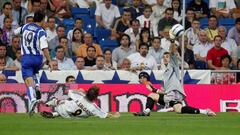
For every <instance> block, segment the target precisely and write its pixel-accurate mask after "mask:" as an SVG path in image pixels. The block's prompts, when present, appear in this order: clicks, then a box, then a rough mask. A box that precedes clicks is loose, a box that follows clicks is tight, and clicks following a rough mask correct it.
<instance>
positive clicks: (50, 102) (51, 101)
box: [46, 97, 58, 107]
mask: <svg viewBox="0 0 240 135" xmlns="http://www.w3.org/2000/svg"><path fill="white" fill-rule="evenodd" d="M57 102H58V100H57V98H56V97H52V98H51V99H50V100H49V101H48V102H46V105H47V106H48V107H50V106H51V107H56V106H57Z"/></svg>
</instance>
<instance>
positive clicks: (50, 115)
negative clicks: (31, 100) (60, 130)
mask: <svg viewBox="0 0 240 135" xmlns="http://www.w3.org/2000/svg"><path fill="white" fill-rule="evenodd" d="M40 114H41V115H42V116H43V117H44V118H54V117H53V114H52V113H51V112H45V111H44V112H41V113H40Z"/></svg>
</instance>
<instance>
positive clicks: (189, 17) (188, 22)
mask: <svg viewBox="0 0 240 135" xmlns="http://www.w3.org/2000/svg"><path fill="white" fill-rule="evenodd" d="M195 16H196V15H195V13H194V11H193V9H192V8H191V7H189V8H187V9H186V17H185V30H187V29H188V28H190V27H191V26H192V21H193V19H194V18H195ZM180 24H182V21H181V22H180Z"/></svg>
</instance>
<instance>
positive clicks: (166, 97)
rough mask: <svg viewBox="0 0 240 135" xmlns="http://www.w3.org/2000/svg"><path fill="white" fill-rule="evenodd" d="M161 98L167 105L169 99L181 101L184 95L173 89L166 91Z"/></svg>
mask: <svg viewBox="0 0 240 135" xmlns="http://www.w3.org/2000/svg"><path fill="white" fill-rule="evenodd" d="M163 100H164V102H165V104H166V106H169V102H170V101H174V102H180V103H181V102H182V101H183V100H184V95H183V94H181V93H180V92H179V91H176V90H173V91H170V92H169V93H167V95H164V97H163Z"/></svg>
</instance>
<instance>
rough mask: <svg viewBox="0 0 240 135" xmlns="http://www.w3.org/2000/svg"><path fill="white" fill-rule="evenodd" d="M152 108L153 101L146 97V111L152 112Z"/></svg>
mask: <svg viewBox="0 0 240 135" xmlns="http://www.w3.org/2000/svg"><path fill="white" fill-rule="evenodd" d="M153 106H154V100H153V99H152V98H150V97H147V103H146V109H150V110H152V109H153Z"/></svg>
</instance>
